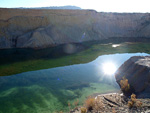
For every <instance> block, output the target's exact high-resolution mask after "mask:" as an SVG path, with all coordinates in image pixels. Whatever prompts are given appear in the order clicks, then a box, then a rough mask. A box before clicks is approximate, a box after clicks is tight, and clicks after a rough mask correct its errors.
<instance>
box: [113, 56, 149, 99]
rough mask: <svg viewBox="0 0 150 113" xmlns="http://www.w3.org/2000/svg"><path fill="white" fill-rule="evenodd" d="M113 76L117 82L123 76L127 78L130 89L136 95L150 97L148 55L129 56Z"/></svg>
mask: <svg viewBox="0 0 150 113" xmlns="http://www.w3.org/2000/svg"><path fill="white" fill-rule="evenodd" d="M115 77H116V81H117V83H118V84H119V83H120V80H121V79H122V78H123V77H125V78H126V79H128V82H129V84H130V89H131V91H132V92H133V93H135V94H136V95H137V96H138V97H142V98H148V97H150V56H146V57H144V56H134V57H131V58H130V59H129V60H127V61H126V62H125V63H124V64H123V65H121V67H120V68H119V69H118V70H117V72H116V74H115ZM119 85H120V84H119Z"/></svg>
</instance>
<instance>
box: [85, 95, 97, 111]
mask: <svg viewBox="0 0 150 113" xmlns="http://www.w3.org/2000/svg"><path fill="white" fill-rule="evenodd" d="M94 105H95V98H93V97H89V98H88V99H87V100H86V101H85V106H86V108H87V109H88V110H90V111H91V110H93V108H94Z"/></svg>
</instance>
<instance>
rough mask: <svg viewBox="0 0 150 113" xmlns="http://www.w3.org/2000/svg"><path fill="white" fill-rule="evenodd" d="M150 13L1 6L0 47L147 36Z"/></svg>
mask: <svg viewBox="0 0 150 113" xmlns="http://www.w3.org/2000/svg"><path fill="white" fill-rule="evenodd" d="M149 29H150V14H149V13H134V14H128V13H98V12H96V11H93V10H45V9H2V8H1V9H0V48H13V47H14V48H16V47H17V48H44V47H49V46H54V45H59V44H65V43H80V42H84V41H94V40H104V39H108V38H111V37H123V38H126V37H131V38H132V37H150V32H149Z"/></svg>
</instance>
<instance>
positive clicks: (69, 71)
mask: <svg viewBox="0 0 150 113" xmlns="http://www.w3.org/2000/svg"><path fill="white" fill-rule="evenodd" d="M135 55H136V56H139V55H142V56H145V55H149V54H146V53H133V54H128V53H124V54H112V55H102V56H99V57H98V58H97V59H95V60H94V61H92V62H89V63H85V64H77V65H70V66H62V67H57V68H51V69H43V70H38V71H29V72H25V73H20V74H16V75H11V76H1V77H0V113H53V112H59V111H63V112H67V111H69V107H68V102H69V103H71V108H75V107H76V105H74V102H75V101H77V100H78V101H79V103H78V105H77V106H79V105H83V103H84V101H85V99H86V98H87V97H88V96H90V95H92V94H94V93H107V92H115V91H118V90H119V87H118V85H117V83H116V82H115V78H114V76H113V74H112V76H110V75H109V76H108V75H106V74H104V72H103V70H102V64H103V63H105V62H107V61H113V62H114V64H115V65H116V67H117V68H118V67H119V66H120V65H121V64H122V63H123V62H124V61H126V60H127V59H129V58H130V57H131V56H135ZM108 71H109V70H108Z"/></svg>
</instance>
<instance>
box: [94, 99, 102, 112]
mask: <svg viewBox="0 0 150 113" xmlns="http://www.w3.org/2000/svg"><path fill="white" fill-rule="evenodd" d="M93 110H94V111H95V112H98V111H103V110H104V104H103V101H102V99H101V98H97V99H96V100H95V104H94V107H93Z"/></svg>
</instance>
